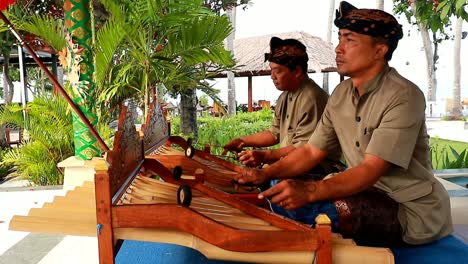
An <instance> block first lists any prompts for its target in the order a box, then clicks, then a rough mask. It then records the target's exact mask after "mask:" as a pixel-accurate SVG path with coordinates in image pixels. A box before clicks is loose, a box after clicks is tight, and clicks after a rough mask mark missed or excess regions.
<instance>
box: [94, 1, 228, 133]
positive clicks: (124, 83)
mask: <svg viewBox="0 0 468 264" xmlns="http://www.w3.org/2000/svg"><path fill="white" fill-rule="evenodd" d="M103 4H104V6H105V8H106V9H107V10H109V13H110V14H111V15H110V16H109V20H108V22H107V23H106V24H105V25H104V26H103V28H102V29H101V30H99V31H98V32H97V38H96V45H97V47H100V48H99V49H100V50H98V52H97V55H96V69H97V70H96V71H97V72H98V75H97V78H96V82H97V84H98V87H105V89H103V90H102V92H101V102H105V103H109V102H111V104H116V103H120V102H122V101H123V100H124V99H126V98H128V97H135V96H136V97H140V98H144V105H145V106H147V105H148V102H149V100H150V99H151V98H152V95H153V94H154V95H155V94H157V87H164V88H163V90H165V92H166V93H168V94H170V95H171V96H177V95H181V105H182V108H186V109H188V108H191V107H192V108H193V107H195V105H194V100H193V98H192V99H190V98H188V97H187V96H192V97H193V96H194V94H195V92H194V89H196V88H203V89H205V90H210V87H209V86H206V85H205V84H204V83H203V80H204V79H205V78H208V77H210V74H209V73H208V72H207V69H210V70H213V71H220V70H221V69H224V68H225V66H231V65H233V60H232V58H231V56H230V53H229V52H228V51H226V50H225V49H224V47H223V40H224V39H225V38H226V37H227V36H228V35H229V33H230V32H231V30H232V27H231V26H230V24H229V20H228V18H227V17H226V16H218V15H217V14H215V13H214V12H212V11H211V10H209V9H207V8H205V7H203V6H202V5H201V2H200V1H197V0H184V1H177V2H174V1H167V0H166V1H142V0H140V1H129V2H128V5H126V6H125V7H124V8H120V6H114V4H113V3H112V1H103ZM159 91H161V89H159ZM208 94H209V95H210V94H214V91H213V89H211V91H208ZM158 97H160V98H161V97H162V95H161V94H158ZM186 99H187V100H186ZM186 112H187V113H189V114H187V115H186V116H187V118H186V119H184V120H185V121H187V122H186V123H188V124H189V125H188V126H187V127H189V129H188V131H187V130H186V131H183V132H184V133H191V132H194V131H193V130H195V129H196V125H195V122H194V121H195V120H196V116H195V112H193V111H186ZM145 113H147V109H146V108H145ZM145 115H146V114H145ZM183 122H184V121H183ZM190 128H192V129H190Z"/></svg>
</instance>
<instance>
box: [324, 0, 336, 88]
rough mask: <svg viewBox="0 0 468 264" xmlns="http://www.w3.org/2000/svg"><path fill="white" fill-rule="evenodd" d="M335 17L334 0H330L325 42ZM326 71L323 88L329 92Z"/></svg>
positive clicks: (329, 35)
mask: <svg viewBox="0 0 468 264" xmlns="http://www.w3.org/2000/svg"><path fill="white" fill-rule="evenodd" d="M334 17H335V0H331V1H330V6H329V9H328V31H327V42H328V43H331V38H332V33H333V18H334ZM328 78H329V76H328V72H325V73H324V74H323V90H324V91H325V92H327V93H328V94H329V93H330V92H329V91H330V89H329V88H328V85H329V84H328Z"/></svg>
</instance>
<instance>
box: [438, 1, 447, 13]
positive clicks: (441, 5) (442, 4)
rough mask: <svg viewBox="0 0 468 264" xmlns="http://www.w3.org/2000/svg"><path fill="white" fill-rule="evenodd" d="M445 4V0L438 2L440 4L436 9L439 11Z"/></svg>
mask: <svg viewBox="0 0 468 264" xmlns="http://www.w3.org/2000/svg"><path fill="white" fill-rule="evenodd" d="M446 4H447V0H444V1H442V2H440V4H439V5H438V6H437V9H436V11H437V12H439V11H440V9H441V8H442V7H444V6H445V5H446Z"/></svg>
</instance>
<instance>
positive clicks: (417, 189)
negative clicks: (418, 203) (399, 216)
mask: <svg viewBox="0 0 468 264" xmlns="http://www.w3.org/2000/svg"><path fill="white" fill-rule="evenodd" d="M432 185H433V183H432V182H431V181H424V182H418V183H415V184H412V185H410V186H407V187H404V188H401V189H399V190H396V191H393V192H391V193H389V194H388V196H390V198H392V199H393V200H395V201H396V202H398V203H406V202H409V201H413V200H416V199H419V198H421V197H424V196H426V195H428V194H430V193H432Z"/></svg>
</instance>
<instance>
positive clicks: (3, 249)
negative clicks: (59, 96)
mask: <svg viewBox="0 0 468 264" xmlns="http://www.w3.org/2000/svg"><path fill="white" fill-rule="evenodd" d="M427 127H428V133H429V134H430V135H431V136H432V137H440V138H444V139H450V140H456V141H464V142H468V128H467V129H465V128H464V122H458V121H456V122H453V121H452V122H446V121H440V120H428V122H427ZM439 180H440V181H441V182H442V183H443V185H444V186H445V188H446V189H447V190H449V192H451V193H452V194H456V193H457V191H460V190H463V189H464V188H462V187H461V186H458V185H456V184H453V183H451V182H448V181H446V180H443V179H439ZM24 185H25V182H18V181H15V182H7V183H4V184H1V185H0V201H1V202H0V264H63V263H67V264H75V263H76V264H83V263H85V264H94V263H96V264H97V263H98V252H97V239H96V238H95V237H76V236H62V235H44V234H32V233H27V232H18V231H10V230H8V225H9V222H10V219H11V217H12V216H13V215H27V213H28V211H29V209H30V208H33V207H41V206H42V205H43V204H44V203H45V202H50V201H52V199H53V197H54V196H55V195H64V194H65V192H64V191H63V190H61V189H60V188H59V187H57V186H52V187H48V189H47V190H44V189H37V188H30V187H23V186H24ZM465 190H466V189H465ZM451 207H452V217H453V221H454V225H455V228H456V235H457V236H458V237H460V238H462V239H463V240H464V241H465V242H466V243H468V196H466V195H461V196H457V195H455V196H453V197H451Z"/></svg>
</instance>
